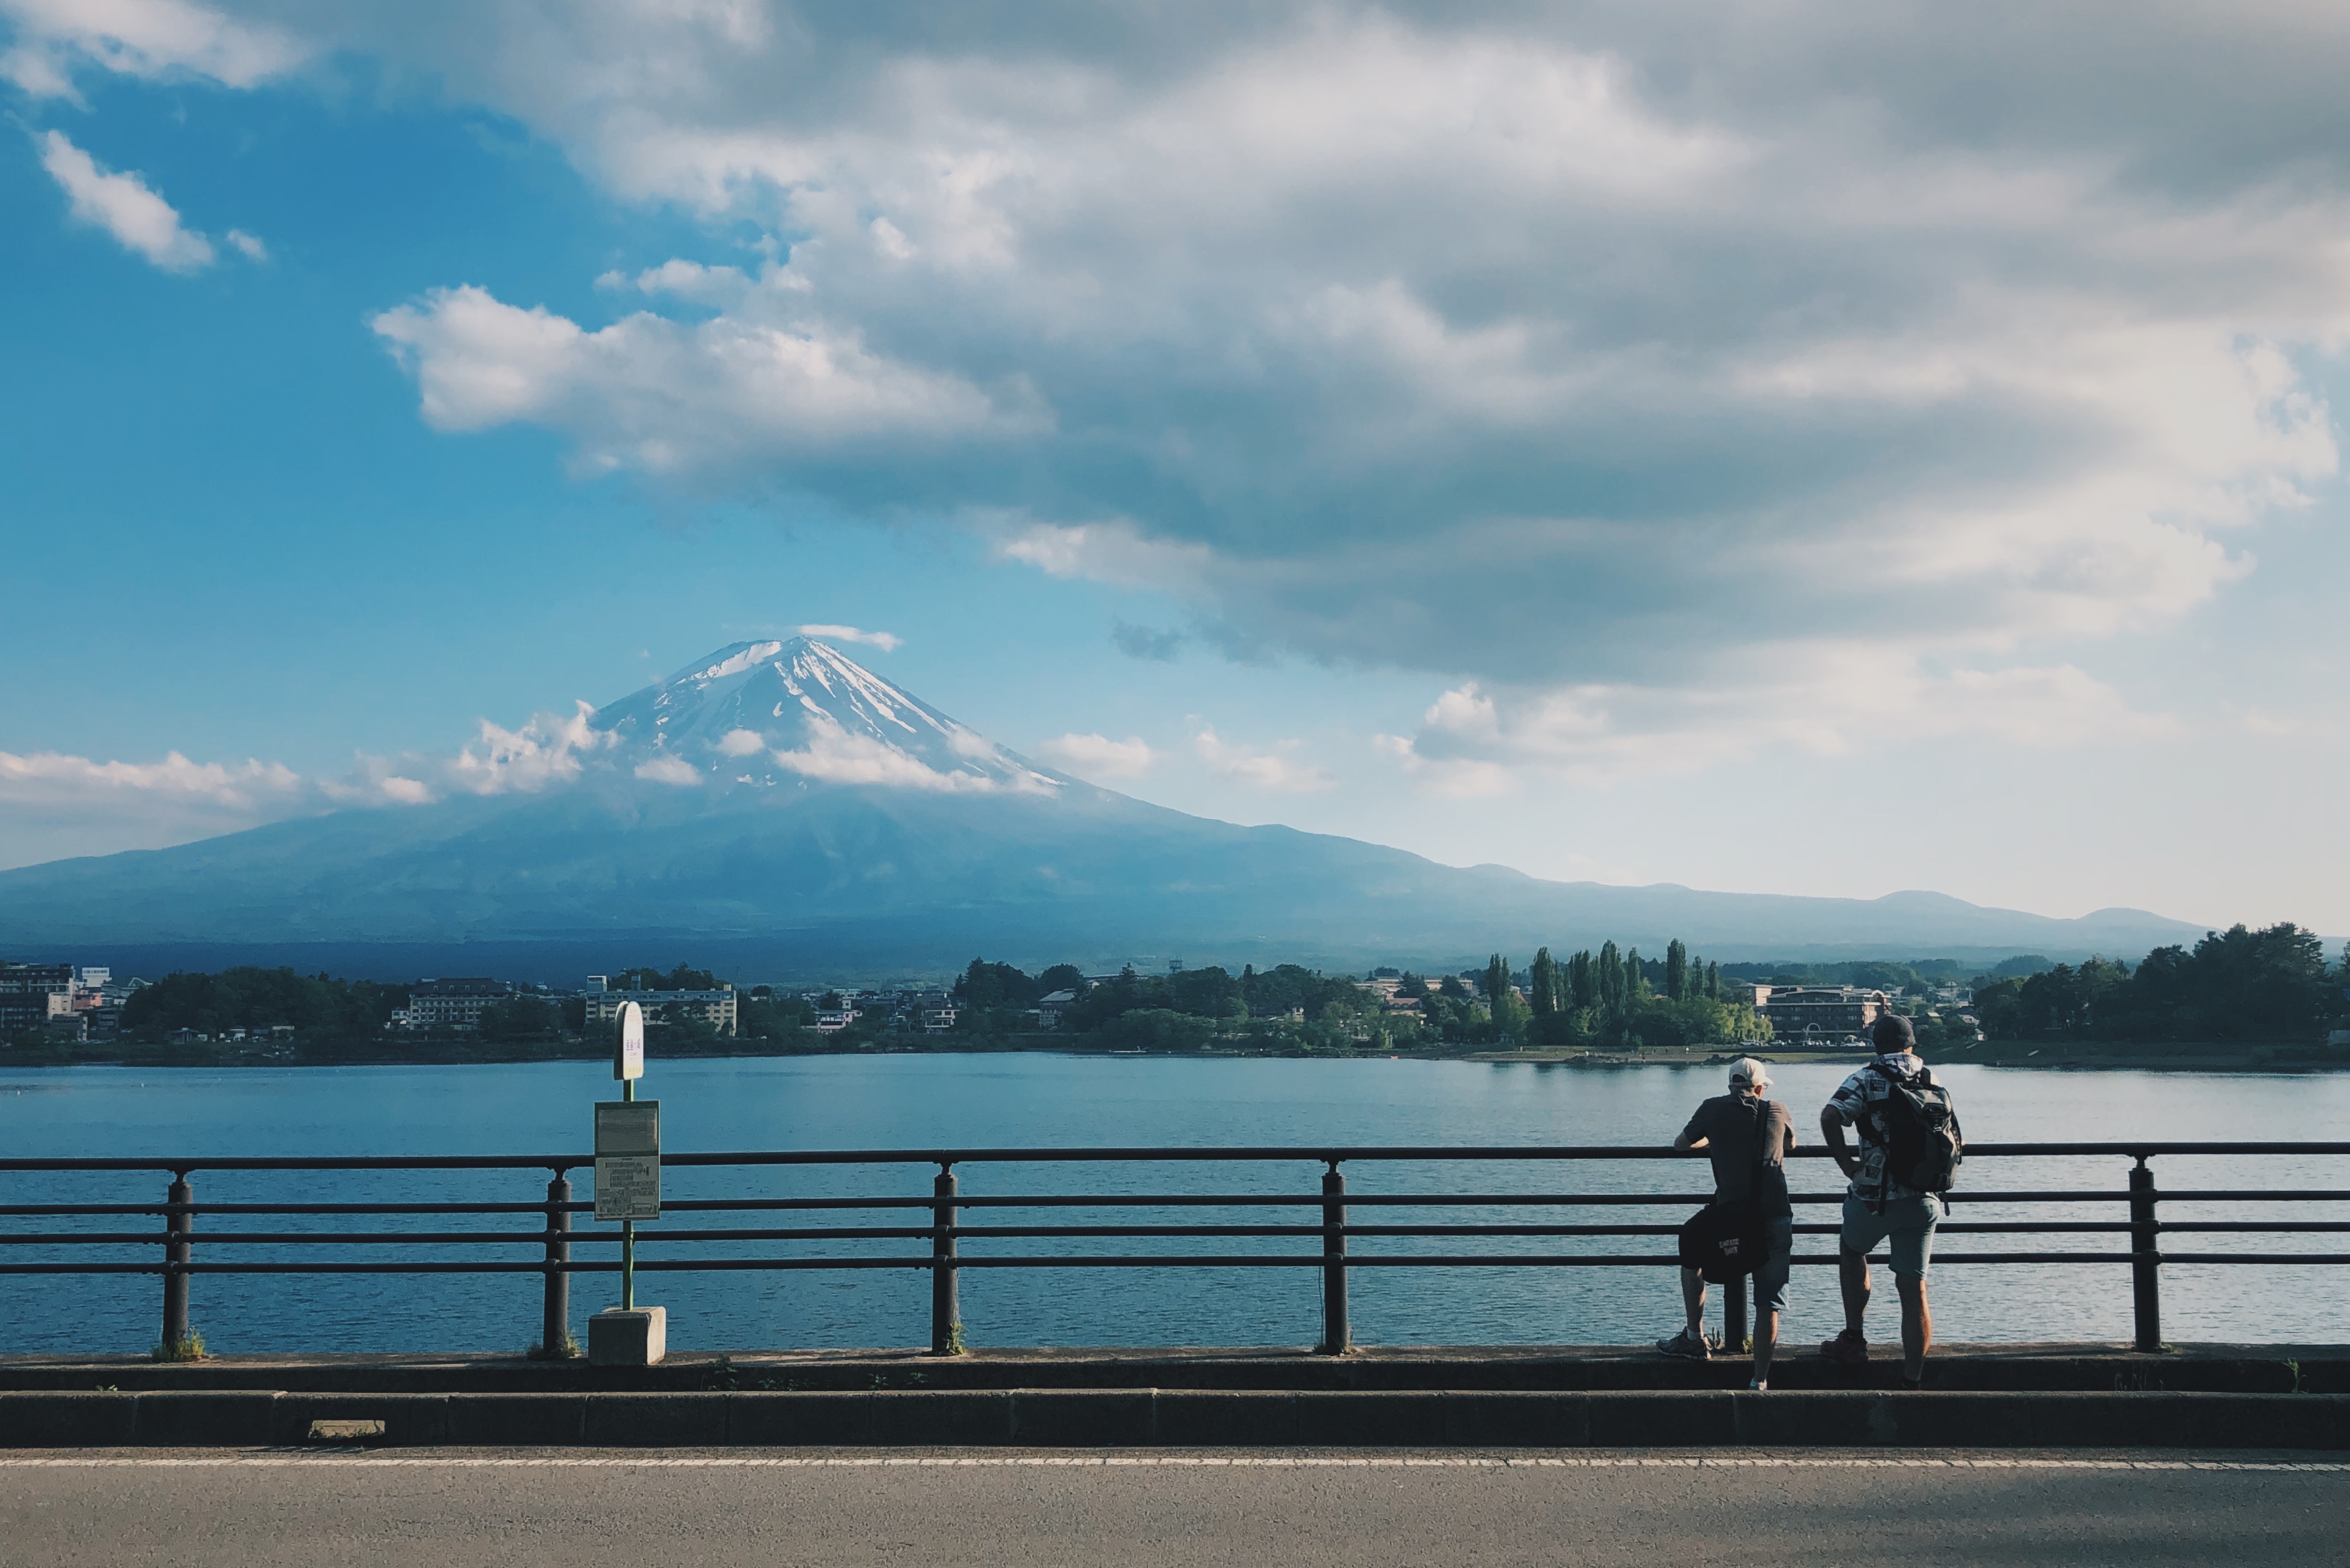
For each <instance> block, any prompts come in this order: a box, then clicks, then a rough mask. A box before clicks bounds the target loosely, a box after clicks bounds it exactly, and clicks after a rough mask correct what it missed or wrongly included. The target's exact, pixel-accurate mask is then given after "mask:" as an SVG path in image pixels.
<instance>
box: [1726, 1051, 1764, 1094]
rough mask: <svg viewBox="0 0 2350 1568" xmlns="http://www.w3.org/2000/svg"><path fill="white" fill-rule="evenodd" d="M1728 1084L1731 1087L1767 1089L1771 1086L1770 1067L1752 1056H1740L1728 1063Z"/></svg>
mask: <svg viewBox="0 0 2350 1568" xmlns="http://www.w3.org/2000/svg"><path fill="white" fill-rule="evenodd" d="M1730 1086H1731V1088H1733V1089H1767V1088H1769V1087H1770V1086H1771V1069H1770V1068H1768V1067H1765V1066H1764V1065H1763V1064H1762V1063H1760V1062H1757V1061H1756V1060H1755V1059H1754V1058H1753V1057H1752V1056H1741V1057H1740V1058H1739V1059H1738V1060H1737V1061H1735V1062H1732V1063H1731V1064H1730Z"/></svg>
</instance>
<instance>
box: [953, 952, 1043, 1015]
mask: <svg viewBox="0 0 2350 1568" xmlns="http://www.w3.org/2000/svg"><path fill="white" fill-rule="evenodd" d="M1043 994H1044V992H1041V991H1040V990H1038V989H1037V982H1036V981H1034V980H1032V979H1030V978H1029V977H1028V976H1027V975H1026V974H1025V973H1024V972H1023V971H1020V970H1018V969H1015V968H1014V967H1013V966H1012V965H1011V964H1008V963H989V962H988V961H985V960H984V959H973V960H972V961H971V967H970V968H969V969H966V970H965V971H963V972H962V978H960V979H958V980H957V981H955V983H954V996H955V1000H956V1001H957V1002H962V1004H963V1006H964V1007H966V1008H968V1009H970V1010H971V1011H972V1012H999V1011H1003V1010H1007V1009H1017V1008H1022V1007H1027V1006H1030V1005H1032V1004H1034V1003H1035V1000H1036V998H1038V997H1039V996H1041V995H1043Z"/></svg>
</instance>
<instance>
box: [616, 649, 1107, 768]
mask: <svg viewBox="0 0 2350 1568" xmlns="http://www.w3.org/2000/svg"><path fill="white" fill-rule="evenodd" d="M590 722H591V723H592V724H593V725H594V727H595V728H597V729H598V730H600V731H604V732H607V733H608V734H609V735H610V736H611V737H612V743H613V747H614V753H613V760H614V761H615V762H617V763H619V764H620V765H621V766H622V767H624V768H627V769H630V770H632V771H633V772H634V773H635V774H636V776H637V777H639V778H641V779H648V780H651V781H653V782H656V783H660V784H680V785H685V784H704V783H718V784H740V785H775V784H797V783H802V782H806V781H810V780H816V781H821V782H824V783H828V784H879V785H886V786H891V787H896V788H901V789H933V790H957V791H972V792H982V793H983V792H988V791H995V790H1020V791H1034V792H1049V791H1052V790H1055V789H1058V788H1059V787H1060V786H1061V785H1062V784H1064V783H1065V782H1066V781H1065V780H1063V779H1061V778H1060V777H1059V776H1058V775H1057V774H1050V773H1047V772H1045V771H1043V770H1040V769H1037V768H1035V767H1032V766H1030V765H1029V763H1027V762H1026V761H1025V760H1024V759H1023V758H1021V757H1019V756H1018V755H1016V754H1014V753H1011V752H1007V751H1005V750H1004V749H1003V747H1001V746H999V745H997V744H996V743H995V742H993V741H990V740H989V739H987V737H985V736H984V735H982V734H980V733H979V732H977V731H975V730H972V729H968V728H966V727H965V726H963V725H962V724H959V723H957V722H955V721H954V720H952V719H950V718H948V717H947V716H946V715H945V714H944V713H941V712H940V711H938V710H937V709H935V708H932V707H931V705H930V704H928V703H927V702H923V701H920V700H919V699H917V698H914V697H911V696H910V695H908V694H907V693H906V692H904V691H900V690H899V689H898V688H897V687H895V686H892V685H891V684H890V683H889V681H887V680H883V679H881V677H879V676H878V675H876V674H874V673H873V672H872V671H871V670H868V669H866V668H865V667H864V666H863V665H861V664H859V663H858V662H857V661H856V660H855V659H850V658H849V657H847V655H846V654H844V653H842V652H841V651H840V650H839V649H837V648H834V647H833V646H832V645H831V644H829V643H826V642H819V641H816V639H813V638H807V637H795V638H789V639H783V640H779V641H768V642H738V643H734V644H733V645H732V646H730V647H726V648H722V649H718V650H717V651H716V652H714V653H712V654H710V655H709V656H708V657H706V658H703V659H696V660H694V661H693V662H692V663H691V664H689V665H687V666H686V667H685V668H684V669H682V670H679V671H678V672H677V673H676V674H674V675H672V676H671V677H670V678H669V679H668V680H664V681H661V682H660V683H659V684H657V685H653V686H648V687H646V688H645V689H644V690H643V691H638V692H636V693H634V694H632V695H630V696H628V697H624V698H622V699H621V700H620V701H618V702H615V703H613V704H611V705H610V706H609V707H607V708H603V709H600V710H598V711H597V713H596V714H595V716H594V718H593V719H592V720H591V721H590Z"/></svg>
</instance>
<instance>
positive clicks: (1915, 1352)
mask: <svg viewBox="0 0 2350 1568" xmlns="http://www.w3.org/2000/svg"><path fill="white" fill-rule="evenodd" d="M1893 1288H1894V1289H1895V1290H1897V1291H1898V1292H1899V1293H1901V1376H1904V1377H1906V1378H1908V1380H1909V1381H1910V1382H1912V1383H1915V1382H1916V1381H1917V1380H1918V1378H1919V1377H1920V1376H1923V1375H1924V1374H1925V1371H1926V1352H1928V1351H1929V1350H1931V1349H1932V1348H1933V1347H1934V1314H1933V1312H1932V1310H1931V1309H1930V1308H1929V1307H1928V1306H1927V1304H1926V1281H1925V1279H1924V1277H1923V1276H1920V1277H1918V1278H1917V1279H1914V1280H1913V1279H1904V1278H1902V1277H1901V1276H1900V1275H1898V1274H1897V1275H1895V1276H1894V1279H1893Z"/></svg>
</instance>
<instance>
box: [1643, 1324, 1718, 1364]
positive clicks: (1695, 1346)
mask: <svg viewBox="0 0 2350 1568" xmlns="http://www.w3.org/2000/svg"><path fill="white" fill-rule="evenodd" d="M1657 1348H1658V1349H1659V1350H1660V1351H1662V1352H1664V1354H1666V1355H1685V1356H1687V1357H1689V1358H1690V1360H1691V1361H1706V1360H1710V1359H1711V1357H1712V1355H1713V1346H1712V1345H1709V1344H1708V1343H1706V1339H1705V1336H1704V1335H1703V1334H1691V1333H1690V1331H1689V1330H1687V1329H1683V1330H1681V1331H1680V1332H1679V1334H1675V1335H1673V1336H1672V1337H1671V1338H1670V1339H1660V1340H1659V1341H1657Z"/></svg>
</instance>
